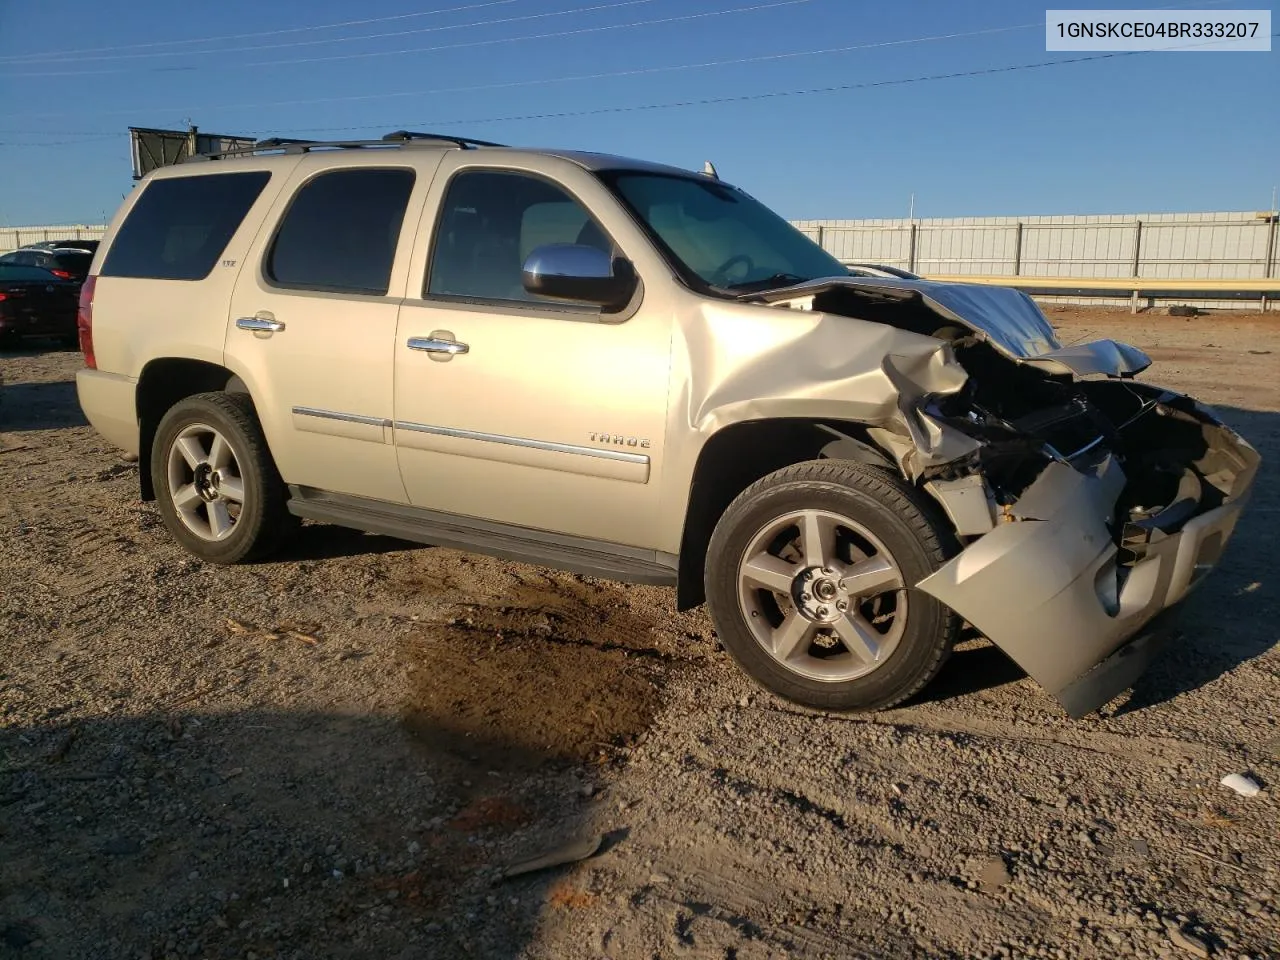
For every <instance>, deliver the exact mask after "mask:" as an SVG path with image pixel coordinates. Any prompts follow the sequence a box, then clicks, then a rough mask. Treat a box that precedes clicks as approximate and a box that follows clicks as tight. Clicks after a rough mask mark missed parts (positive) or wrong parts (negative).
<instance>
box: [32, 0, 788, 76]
mask: <svg viewBox="0 0 1280 960" xmlns="http://www.w3.org/2000/svg"><path fill="white" fill-rule="evenodd" d="M653 2H654V0H611V2H609V3H598V4H595V5H594V6H589V7H574V8H572V9H569V10H551V11H544V12H543V13H527V14H523V15H521V16H518V17H498V18H496V19H490V20H472V21H471V22H469V23H448V24H444V25H442V26H438V27H414V28H413V29H411V30H392V31H389V32H387V33H367V34H359V35H357V36H353V37H324V38H322V39H319V40H290V41H287V42H285V43H259V44H250V45H248V46H241V47H223V48H220V49H217V50H164V51H159V52H151V53H118V54H109V55H107V56H100V57H80V56H75V57H59V58H56V59H55V58H46V59H42V60H39V61H33V62H31V63H18V64H16V66H23V67H25V66H43V65H45V64H47V63H84V62H86V61H89V60H98V61H103V60H146V59H154V58H156V57H194V56H207V55H215V56H226V55H227V54H231V53H251V52H253V51H255V50H280V49H284V48H286V47H311V46H317V45H321V44H326V43H352V42H355V41H359V40H386V39H388V38H390V37H407V36H414V35H417V34H422V33H442V32H444V31H446V30H467V29H470V28H471V27H494V26H499V25H502V24H506V23H523V22H525V21H529V20H547V19H549V18H551V17H567V16H572V15H573V14H579V13H595V12H596V11H599V10H613V9H616V8H618V7H634V6H638V5H639V4H642V3H653ZM806 2H807V0H806ZM285 62H290V61H285ZM13 76H37V74H13Z"/></svg>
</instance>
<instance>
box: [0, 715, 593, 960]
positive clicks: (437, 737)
mask: <svg viewBox="0 0 1280 960" xmlns="http://www.w3.org/2000/svg"><path fill="white" fill-rule="evenodd" d="M415 722H416V724H417V726H416V727H415V728H414V729H412V730H411V729H410V728H409V727H408V726H406V724H405V723H403V722H402V721H401V720H399V719H398V718H396V717H391V716H378V715H373V714H372V712H370V713H368V714H366V713H360V714H353V713H345V714H344V713H337V712H335V713H324V712H303V711H299V712H288V711H272V710H254V709H250V710H244V711H240V712H192V711H184V710H180V709H175V710H172V711H156V712H149V713H140V714H137V715H134V716H119V715H117V716H112V717H101V716H100V717H95V718H93V719H89V720H83V721H78V722H73V723H57V724H54V723H50V724H37V725H27V726H21V725H18V726H8V727H4V728H0V823H2V824H3V826H0V956H56V957H59V958H68V960H79V958H90V957H92V958H95V960H99V958H103V960H105V958H126V957H127V958H136V957H138V956H148V957H151V956H154V957H160V956H175V955H183V956H201V957H211V958H213V957H218V958H221V957H236V958H240V957H245V956H251V955H253V954H255V953H256V954H257V955H258V956H261V957H268V956H308V957H315V956H328V957H351V958H355V957H370V956H376V957H387V958H393V957H406V958H407V957H418V956H459V955H467V956H516V955H518V954H520V953H521V951H522V949H523V948H524V947H525V946H526V945H527V944H528V942H529V941H530V938H531V937H532V935H533V932H534V929H535V925H536V923H537V920H538V917H539V914H540V913H541V912H542V911H543V909H544V906H545V905H546V903H547V900H548V897H549V895H550V894H549V891H550V890H551V888H552V886H553V884H554V883H556V882H558V881H563V879H564V873H565V870H566V869H569V868H562V869H559V870H556V869H552V870H548V871H543V872H538V873H530V874H528V875H525V876H520V877H516V878H512V879H509V880H506V879H503V878H502V877H501V876H500V874H501V869H502V868H503V866H504V865H509V864H510V863H511V862H512V861H513V860H519V859H521V858H523V857H526V856H528V855H529V854H531V853H533V854H536V853H539V852H542V851H543V850H545V849H547V847H548V845H552V846H554V845H555V843H556V842H557V841H558V842H560V843H563V842H564V840H565V839H566V837H569V838H572V837H580V836H583V835H584V834H585V835H588V836H589V835H590V833H591V831H592V829H593V826H592V824H591V823H590V822H589V821H590V819H591V817H592V816H594V813H593V810H594V809H595V808H592V807H590V806H589V805H587V804H586V802H585V801H584V800H582V799H581V798H580V797H578V796H576V795H575V794H572V793H569V792H568V791H567V790H566V789H565V788H564V787H563V783H562V782H560V786H559V787H557V786H554V784H555V783H557V781H556V780H555V778H554V776H550V775H548V773H547V770H548V765H547V762H548V758H547V757H546V756H543V755H540V754H539V753H538V752H537V751H535V750H531V749H529V748H528V746H527V744H516V745H513V744H510V743H501V742H489V743H486V742H485V739H486V738H485V736H484V735H483V733H479V734H477V733H476V732H475V731H470V732H468V734H467V736H468V738H469V739H468V740H467V742H466V747H465V752H467V753H472V754H480V755H482V756H483V758H484V761H485V763H484V766H483V768H478V767H476V766H475V765H471V764H468V763H467V762H466V761H465V758H462V756H461V754H462V752H463V751H461V750H451V749H449V748H448V747H447V744H448V743H449V742H450V741H456V740H457V739H458V738H459V737H460V736H461V734H460V733H459V732H458V731H449V730H437V731H435V732H434V733H433V735H432V736H429V737H424V736H423V735H422V730H421V724H422V722H423V720H422V718H421V716H419V717H418V718H416V721H415ZM442 744H443V745H444V746H442ZM504 758H505V765H503V764H504ZM553 766H554V763H553ZM557 792H559V793H565V794H567V795H564V796H559V795H557ZM548 811H552V813H548ZM565 811H569V812H568V813H567V814H566V812H565ZM28 948H31V949H28Z"/></svg>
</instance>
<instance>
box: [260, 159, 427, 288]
mask: <svg viewBox="0 0 1280 960" xmlns="http://www.w3.org/2000/svg"><path fill="white" fill-rule="evenodd" d="M413 179H414V173H413V171H412V170H404V169H377V168H360V169H348V170H335V171H333V172H331V173H322V174H320V175H319V176H318V177H315V178H314V179H312V180H308V181H307V182H306V183H305V184H304V185H303V186H302V189H300V190H299V191H298V193H297V196H295V197H294V198H293V202H292V203H291V204H290V205H289V209H288V211H287V212H286V213H285V215H284V219H283V221H281V223H280V230H279V232H277V234H276V238H275V242H274V243H272V245H271V251H270V253H268V255H267V264H266V274H267V277H268V278H269V279H270V280H271V281H272V282H273V283H275V284H276V285H277V286H281V287H294V288H299V289H305V290H325V291H330V292H335V293H363V294H374V295H377V296H382V295H384V294H386V292H387V287H388V285H389V284H390V282H391V264H392V261H394V260H395V254H396V243H397V242H398V241H399V239H400V227H401V224H402V223H403V222H404V213H405V208H406V207H407V206H408V204H409V193H410V191H412V190H413Z"/></svg>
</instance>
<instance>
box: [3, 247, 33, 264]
mask: <svg viewBox="0 0 1280 960" xmlns="http://www.w3.org/2000/svg"><path fill="white" fill-rule="evenodd" d="M39 262H40V257H39V255H38V254H34V253H28V252H25V251H22V250H18V251H15V252H14V253H6V254H5V255H4V256H3V257H0V263H9V264H16V265H18V266H23V267H34V266H36V265H37V264H38V263H39Z"/></svg>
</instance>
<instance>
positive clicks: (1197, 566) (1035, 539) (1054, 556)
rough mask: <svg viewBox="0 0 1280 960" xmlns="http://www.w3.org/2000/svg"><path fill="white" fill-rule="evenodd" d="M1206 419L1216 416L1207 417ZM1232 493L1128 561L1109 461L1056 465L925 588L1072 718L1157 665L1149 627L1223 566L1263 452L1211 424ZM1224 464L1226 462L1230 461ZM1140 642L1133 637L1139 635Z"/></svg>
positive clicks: (1119, 475) (1118, 472)
mask: <svg viewBox="0 0 1280 960" xmlns="http://www.w3.org/2000/svg"><path fill="white" fill-rule="evenodd" d="M1202 416H1204V417H1208V415H1207V414H1203V413H1202ZM1206 423H1211V424H1212V428H1213V437H1214V443H1215V444H1216V452H1218V453H1219V454H1221V457H1220V459H1219V461H1217V462H1220V463H1225V462H1228V461H1230V462H1231V463H1232V464H1233V465H1234V472H1233V473H1232V475H1231V477H1230V481H1229V483H1230V490H1231V493H1230V495H1229V496H1228V497H1227V498H1226V499H1225V502H1222V503H1221V504H1220V505H1218V506H1214V507H1212V508H1211V509H1206V510H1204V511H1203V512H1200V513H1198V514H1195V515H1193V516H1191V517H1190V518H1189V519H1188V520H1186V522H1185V523H1183V524H1182V525H1181V527H1180V529H1178V530H1177V531H1176V532H1171V533H1168V534H1164V533H1161V534H1158V535H1154V536H1152V537H1151V538H1150V540H1149V541H1148V542H1146V543H1144V544H1143V545H1142V547H1141V551H1140V553H1139V555H1138V556H1137V559H1136V560H1130V561H1128V562H1122V557H1121V551H1120V548H1119V546H1118V545H1117V542H1116V541H1117V539H1118V537H1117V536H1116V534H1114V533H1113V527H1114V523H1113V522H1112V518H1113V515H1114V512H1115V506H1116V502H1117V499H1118V497H1119V495H1120V493H1121V491H1122V490H1123V489H1124V486H1125V482H1126V478H1125V475H1124V471H1123V469H1122V468H1121V467H1120V465H1119V464H1118V463H1117V462H1116V461H1115V460H1114V459H1113V458H1111V457H1107V458H1106V459H1105V460H1103V461H1101V462H1100V463H1098V464H1097V465H1096V466H1095V467H1094V468H1093V469H1092V470H1091V471H1087V472H1086V471H1082V470H1078V469H1073V468H1072V467H1070V466H1067V465H1066V464H1062V463H1053V464H1051V465H1050V466H1048V467H1047V468H1046V469H1045V470H1044V471H1043V472H1042V473H1041V474H1040V476H1039V478H1037V480H1036V481H1035V482H1034V483H1033V484H1032V485H1031V486H1030V487H1028V488H1027V490H1026V491H1025V492H1024V493H1023V495H1022V497H1021V498H1020V499H1019V501H1018V503H1017V505H1016V506H1015V508H1014V509H1013V511H1011V514H1010V516H1009V517H1008V519H1009V521H1010V522H1006V523H1002V524H1000V525H998V526H997V527H996V528H995V529H994V530H992V531H991V532H990V533H988V534H986V535H985V536H982V537H980V538H979V539H978V540H976V541H974V542H973V543H972V544H971V545H970V546H968V547H967V548H966V549H964V550H963V551H961V553H960V554H959V555H958V556H956V557H955V558H954V559H952V560H951V561H950V562H949V563H947V564H946V565H945V566H943V567H942V568H941V569H940V570H938V571H937V572H936V573H934V574H933V575H932V576H930V577H927V578H926V579H925V580H923V581H921V582H920V584H918V586H919V588H920V589H921V590H923V591H924V592H925V593H928V594H930V595H932V596H934V597H937V598H938V599H939V600H941V601H942V602H943V603H945V604H947V605H948V606H950V607H951V608H952V609H953V610H955V611H956V612H957V613H959V614H960V615H961V616H962V617H964V618H965V619H966V620H968V621H969V622H970V623H971V624H973V625H974V626H975V627H977V628H978V629H979V630H981V631H982V632H983V633H984V634H985V635H986V636H987V637H988V638H989V639H990V640H991V641H992V642H993V643H995V644H996V645H997V646H999V647H1000V648H1001V649H1002V650H1004V652H1005V653H1007V654H1008V655H1009V656H1010V657H1011V658H1012V659H1013V660H1014V661H1015V662H1017V664H1018V665H1019V666H1021V667H1022V668H1023V669H1024V670H1026V671H1027V673H1028V674H1029V675H1030V676H1031V677H1032V678H1033V679H1035V680H1036V681H1037V682H1038V683H1040V685H1041V686H1043V687H1044V688H1045V689H1046V690H1047V691H1049V693H1051V694H1053V695H1054V696H1055V697H1057V698H1058V700H1059V701H1060V702H1061V703H1062V704H1063V706H1064V707H1066V709H1067V711H1068V712H1069V713H1070V714H1071V715H1073V716H1081V715H1083V714H1085V713H1088V712H1090V711H1092V710H1095V709H1097V708H1098V707H1100V706H1102V705H1103V704H1104V703H1106V702H1107V701H1109V700H1110V699H1112V698H1113V697H1114V696H1116V695H1117V694H1118V693H1120V692H1121V691H1122V690H1124V689H1125V688H1126V687H1128V686H1130V685H1131V684H1132V683H1133V681H1134V680H1135V679H1137V677H1138V676H1139V675H1140V674H1141V672H1142V671H1143V670H1144V669H1145V668H1146V666H1147V665H1148V664H1149V663H1150V662H1151V660H1152V659H1153V658H1154V656H1155V654H1156V650H1157V648H1158V646H1159V643H1158V638H1157V637H1155V636H1147V635H1146V634H1144V633H1143V632H1142V631H1143V630H1144V628H1145V627H1148V626H1149V625H1150V624H1151V623H1152V621H1153V619H1154V618H1155V617H1156V616H1157V615H1158V614H1160V613H1161V612H1162V611H1164V610H1166V609H1168V608H1169V607H1171V606H1173V605H1174V604H1176V603H1178V602H1179V601H1181V600H1182V599H1183V598H1184V597H1185V596H1186V595H1187V593H1188V592H1189V591H1190V590H1191V589H1192V588H1193V587H1194V586H1195V585H1196V584H1198V583H1199V582H1200V581H1201V579H1203V577H1204V576H1205V575H1206V574H1207V573H1208V572H1209V571H1210V570H1211V569H1212V568H1213V567H1214V566H1215V565H1216V564H1217V562H1218V559H1219V558H1220V557H1221V555H1222V552H1223V549H1224V548H1225V546H1226V544H1227V542H1228V541H1229V540H1230V538H1231V535H1232V532H1233V531H1234V529H1235V525H1236V521H1237V520H1238V519H1239V517H1240V512H1241V509H1242V508H1243V506H1244V504H1245V502H1246V501H1247V499H1248V494H1249V490H1250V487H1251V485H1252V482H1253V477H1254V474H1255V472H1256V469H1257V464H1258V459H1259V458H1258V455H1257V453H1256V452H1255V451H1254V450H1253V448H1252V447H1250V446H1249V444H1248V443H1246V442H1245V441H1244V440H1243V439H1242V438H1240V437H1239V436H1238V435H1236V434H1235V433H1234V432H1232V431H1230V430H1228V429H1227V428H1225V427H1223V426H1222V425H1221V424H1218V423H1217V421H1213V420H1211V419H1209V420H1206ZM1224 469H1225V468H1224ZM1135 636H1136V637H1137V639H1135V640H1133V641H1132V643H1129V644H1126V641H1129V640H1130V638H1134V637H1135Z"/></svg>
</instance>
